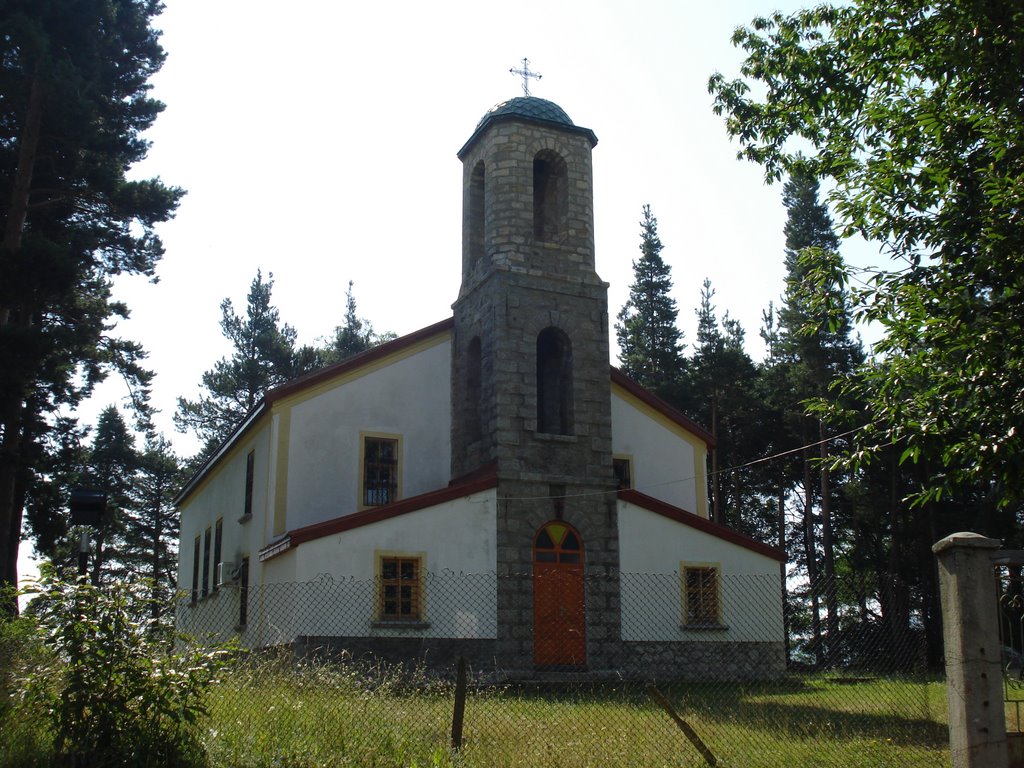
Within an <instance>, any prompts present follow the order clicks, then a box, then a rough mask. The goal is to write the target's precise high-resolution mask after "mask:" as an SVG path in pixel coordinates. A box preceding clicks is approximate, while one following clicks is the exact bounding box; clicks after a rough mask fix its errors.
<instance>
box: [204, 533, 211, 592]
mask: <svg viewBox="0 0 1024 768" xmlns="http://www.w3.org/2000/svg"><path fill="white" fill-rule="evenodd" d="M210 540H211V534H210V529H209V528H207V529H206V533H204V534H203V591H202V596H203V597H206V596H207V595H209V594H210Z"/></svg>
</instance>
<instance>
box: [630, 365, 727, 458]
mask: <svg viewBox="0 0 1024 768" xmlns="http://www.w3.org/2000/svg"><path fill="white" fill-rule="evenodd" d="M611 369H612V384H618V385H619V386H620V387H622V388H623V389H624V390H626V391H627V392H629V394H631V395H633V397H635V398H636V399H637V400H640V401H641V402H643V403H645V404H646V405H649V406H650V407H651V408H653V409H654V410H656V411H657V412H658V413H660V414H661V415H662V416H664V417H665V418H667V419H669V420H670V421H674V422H675V423H676V424H678V425H679V426H681V427H682V428H683V429H685V430H688V431H690V432H692V433H693V434H695V435H696V436H697V437H699V438H700V439H701V440H703V441H704V442H705V443H706V444H707V446H708V448H714V447H715V437H714V435H712V434H711V433H710V432H708V431H707V430H706V429H704V427H702V426H701V425H700V424H698V423H697V422H696V421H694V420H693V419H691V418H690V417H689V416H686V415H685V414H683V413H681V412H680V411H677V410H676V409H675V408H673V407H672V406H671V405H669V404H668V403H667V402H665V401H664V400H662V399H661V398H660V397H658V396H657V395H656V394H654V393H653V392H651V391H650V390H648V389H644V388H643V387H641V386H640V385H639V384H637V383H636V382H635V381H633V380H632V379H631V378H629V377H628V376H627V375H626V374H624V373H623V372H622V371H620V370H619V369H618V368H616V367H615V366H614V365H613V366H611Z"/></svg>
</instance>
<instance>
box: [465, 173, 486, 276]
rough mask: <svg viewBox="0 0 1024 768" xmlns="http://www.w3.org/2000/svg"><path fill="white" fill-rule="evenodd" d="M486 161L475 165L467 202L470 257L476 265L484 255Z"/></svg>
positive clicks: (470, 179)
mask: <svg viewBox="0 0 1024 768" xmlns="http://www.w3.org/2000/svg"><path fill="white" fill-rule="evenodd" d="M484 180H485V179H484V163H483V161H482V160H481V161H480V162H478V163H477V164H476V165H475V166H474V167H473V173H472V174H471V175H470V178H469V199H468V202H467V206H468V210H467V212H466V213H467V221H466V225H467V231H468V237H469V243H468V246H469V258H470V261H471V263H472V264H473V265H476V264H478V263H479V262H480V260H481V259H482V258H483V256H484V218H485V207H484V186H485V185H484Z"/></svg>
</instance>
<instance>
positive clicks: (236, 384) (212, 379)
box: [174, 271, 299, 455]
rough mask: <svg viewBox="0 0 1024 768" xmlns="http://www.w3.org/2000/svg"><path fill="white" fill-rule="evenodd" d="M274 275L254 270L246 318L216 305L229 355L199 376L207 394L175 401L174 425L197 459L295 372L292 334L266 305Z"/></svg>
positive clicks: (228, 305) (227, 304)
mask: <svg viewBox="0 0 1024 768" xmlns="http://www.w3.org/2000/svg"><path fill="white" fill-rule="evenodd" d="M273 288H274V276H273V275H272V274H270V275H268V277H267V280H266V281H265V282H264V280H263V275H262V273H261V272H259V271H257V273H256V277H255V278H254V279H253V281H252V284H251V286H250V288H249V295H248V298H247V302H246V304H247V306H246V315H245V317H241V316H239V315H238V314H237V313H236V312H235V308H234V306H233V305H232V303H231V300H230V299H224V301H223V302H221V305H220V308H221V321H220V327H221V331H222V333H223V334H224V337H225V338H226V339H228V341H230V342H231V345H232V347H233V352H232V355H231V357H229V358H221V359H220V360H218V361H217V362H216V363H215V364H214V366H213V368H212V369H210V370H208V371H206V372H205V373H204V374H203V377H202V387H203V389H204V390H206V394H205V395H201V396H200V397H199V399H198V400H187V399H186V398H184V397H179V398H178V410H177V413H175V414H174V423H175V426H176V427H177V428H178V430H179V431H181V432H187V431H190V430H191V431H192V432H194V433H195V435H196V436H197V437H198V438H199V439H200V440H201V441H202V443H203V449H202V454H201V455H208V454H209V453H211V452H212V451H214V450H215V449H216V448H217V447H218V446H219V445H220V444H221V443H222V442H223V441H224V440H225V439H227V437H228V435H230V434H231V432H232V430H233V429H234V428H235V427H236V426H237V425H238V424H239V422H241V420H242V419H243V418H244V417H245V415H246V414H247V413H249V412H250V411H251V410H252V409H253V408H255V407H256V405H257V404H258V403H259V402H260V399H261V398H262V397H263V395H264V394H265V393H266V392H267V390H268V389H270V388H271V387H275V386H277V385H279V384H283V383H284V382H286V381H288V380H289V379H290V378H292V377H293V376H295V375H296V374H297V373H298V372H299V371H298V370H297V366H296V358H295V337H296V333H295V330H294V329H293V328H292V327H291V326H289V325H287V324H285V325H282V324H281V318H280V314H279V312H278V310H277V308H276V307H275V306H273V305H272V304H271V295H272V293H273Z"/></svg>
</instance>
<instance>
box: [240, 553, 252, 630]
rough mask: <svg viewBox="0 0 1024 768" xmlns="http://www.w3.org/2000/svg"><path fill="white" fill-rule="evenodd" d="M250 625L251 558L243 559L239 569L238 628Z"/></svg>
mask: <svg viewBox="0 0 1024 768" xmlns="http://www.w3.org/2000/svg"><path fill="white" fill-rule="evenodd" d="M248 623H249V558H248V557H243V558H242V563H241V566H240V567H239V569H238V626H239V627H244V626H245V625H246V624H248Z"/></svg>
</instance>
